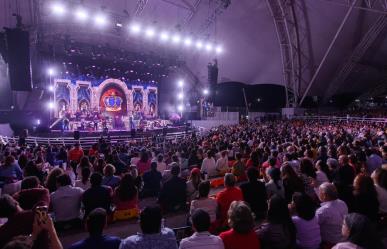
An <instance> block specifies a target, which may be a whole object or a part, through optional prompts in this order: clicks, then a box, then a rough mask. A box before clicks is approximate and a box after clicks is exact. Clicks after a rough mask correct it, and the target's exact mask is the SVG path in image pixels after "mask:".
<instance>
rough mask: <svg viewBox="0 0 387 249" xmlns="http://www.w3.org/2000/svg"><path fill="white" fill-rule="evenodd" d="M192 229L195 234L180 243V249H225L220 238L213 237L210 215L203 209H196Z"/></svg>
mask: <svg viewBox="0 0 387 249" xmlns="http://www.w3.org/2000/svg"><path fill="white" fill-rule="evenodd" d="M191 218H192V229H193V230H194V231H195V233H194V234H193V235H192V236H191V237H188V238H185V239H183V240H182V241H181V242H180V247H179V249H200V248H205V249H224V245H223V241H222V239H221V238H219V237H218V236H214V235H211V234H210V233H209V232H208V230H209V229H210V226H211V218H210V215H209V214H208V213H207V212H206V211H204V210H203V209H196V210H195V211H194V212H193V214H192V216H191Z"/></svg>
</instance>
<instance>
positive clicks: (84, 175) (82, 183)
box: [75, 167, 91, 190]
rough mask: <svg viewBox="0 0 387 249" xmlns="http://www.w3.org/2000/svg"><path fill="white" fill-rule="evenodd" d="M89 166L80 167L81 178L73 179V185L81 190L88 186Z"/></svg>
mask: <svg viewBox="0 0 387 249" xmlns="http://www.w3.org/2000/svg"><path fill="white" fill-rule="evenodd" d="M90 174H91V171H90V168H87V167H85V168H82V172H81V179H79V180H76V181H75V187H79V188H81V189H83V190H87V189H89V188H90V186H91V184H90Z"/></svg>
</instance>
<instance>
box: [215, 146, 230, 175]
mask: <svg viewBox="0 0 387 249" xmlns="http://www.w3.org/2000/svg"><path fill="white" fill-rule="evenodd" d="M227 154H228V153H227V151H226V150H224V151H222V152H221V157H220V158H219V159H218V160H217V161H216V166H215V167H216V170H217V171H218V172H219V174H220V175H224V174H226V173H227V172H228V170H229V167H228V157H227Z"/></svg>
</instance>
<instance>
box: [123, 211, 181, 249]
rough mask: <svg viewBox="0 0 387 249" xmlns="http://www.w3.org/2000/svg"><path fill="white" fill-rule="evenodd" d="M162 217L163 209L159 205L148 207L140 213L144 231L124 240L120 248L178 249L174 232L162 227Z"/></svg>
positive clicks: (141, 225) (141, 226)
mask: <svg viewBox="0 0 387 249" xmlns="http://www.w3.org/2000/svg"><path fill="white" fill-rule="evenodd" d="M161 219H162V216H161V209H160V208H159V207H146V208H145V209H144V210H143V211H142V212H141V214H140V228H141V231H142V233H139V234H137V235H132V236H129V237H127V238H126V239H124V240H122V242H121V245H120V249H136V248H158V249H177V242H176V237H175V234H174V232H173V231H172V230H171V229H169V228H162V227H161Z"/></svg>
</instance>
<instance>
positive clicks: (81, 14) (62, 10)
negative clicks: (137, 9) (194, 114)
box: [50, 2, 223, 54]
mask: <svg viewBox="0 0 387 249" xmlns="http://www.w3.org/2000/svg"><path fill="white" fill-rule="evenodd" d="M50 10H51V12H52V14H53V15H55V16H58V17H63V16H65V15H68V14H69V15H72V16H73V17H74V20H76V21H78V22H81V23H85V22H91V23H93V24H94V26H96V27H98V28H104V27H106V26H112V25H114V26H115V27H118V28H127V29H128V32H129V33H130V34H131V35H133V36H138V37H140V36H141V37H143V38H144V39H145V40H152V41H158V42H159V43H161V44H170V45H172V46H174V47H179V48H191V49H194V50H196V51H204V52H206V53H211V54H221V53H222V52H223V48H222V46H221V45H219V44H215V43H213V42H210V41H202V40H200V39H194V38H192V37H191V36H185V35H183V34H181V33H179V32H172V33H171V32H168V31H167V30H162V29H160V30H159V29H156V27H153V26H144V25H141V24H140V23H134V22H133V23H130V24H128V25H127V26H126V25H123V24H122V23H115V22H113V21H111V20H109V18H108V16H107V15H105V14H104V13H103V12H97V13H94V14H92V13H90V11H88V10H87V9H85V8H83V7H79V8H76V9H74V10H73V9H71V10H70V9H68V8H67V6H66V5H65V4H63V3H62V2H53V3H51V6H50Z"/></svg>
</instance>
